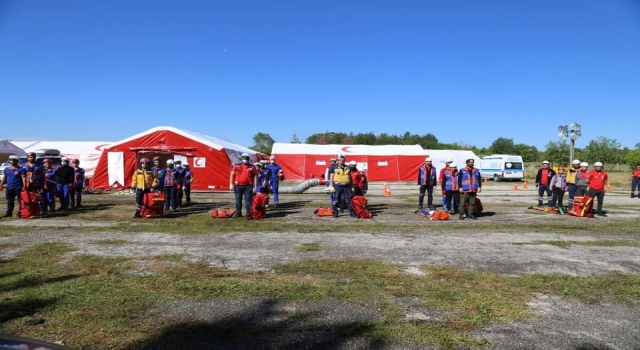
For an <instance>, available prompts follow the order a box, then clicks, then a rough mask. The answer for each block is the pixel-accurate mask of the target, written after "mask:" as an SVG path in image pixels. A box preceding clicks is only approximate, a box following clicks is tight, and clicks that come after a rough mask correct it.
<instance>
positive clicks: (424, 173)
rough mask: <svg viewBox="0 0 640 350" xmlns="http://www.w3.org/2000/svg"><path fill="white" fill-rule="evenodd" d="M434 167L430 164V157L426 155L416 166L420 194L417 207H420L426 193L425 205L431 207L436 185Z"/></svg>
mask: <svg viewBox="0 0 640 350" xmlns="http://www.w3.org/2000/svg"><path fill="white" fill-rule="evenodd" d="M436 174H437V173H436V168H435V167H434V166H433V164H432V160H431V157H427V158H425V160H424V164H422V165H421V166H420V167H419V168H418V185H419V186H420V195H419V196H418V209H422V205H423V204H424V195H425V193H426V194H427V207H428V208H429V209H431V208H433V189H434V188H435V187H436V184H437V182H436Z"/></svg>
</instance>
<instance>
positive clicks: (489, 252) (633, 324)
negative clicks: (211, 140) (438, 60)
mask: <svg viewBox="0 0 640 350" xmlns="http://www.w3.org/2000/svg"><path fill="white" fill-rule="evenodd" d="M390 186H391V191H392V196H391V197H385V196H382V195H381V194H382V184H372V186H371V189H370V191H369V196H368V198H369V201H370V204H371V205H372V208H374V210H373V211H374V217H373V218H372V219H370V220H372V221H374V222H375V221H379V222H387V223H389V222H390V223H394V222H397V223H405V224H406V223H415V229H414V230H409V231H408V232H407V230H402V231H401V232H400V231H398V232H393V231H390V232H381V233H379V232H375V233H372V232H355V233H331V232H322V233H299V232H287V231H286V225H283V230H282V232H260V230H259V226H258V228H257V230H256V231H257V232H247V233H222V234H202V235H172V234H162V233H157V232H145V233H133V234H132V233H124V232H117V231H115V230H114V231H105V232H100V233H92V234H91V235H85V234H83V233H82V230H81V229H79V230H74V231H73V232H68V233H65V234H64V235H60V234H59V231H56V230H54V229H53V228H59V227H60V226H61V222H60V219H57V220H50V219H39V220H31V221H25V220H17V219H13V220H3V221H0V230H3V227H4V229H8V228H9V227H11V226H22V225H27V224H28V225H37V226H43V227H49V226H51V227H52V230H51V231H47V230H39V231H38V232H32V233H24V234H19V235H12V236H8V237H0V243H18V244H24V243H29V244H32V243H38V242H65V243H68V244H71V245H73V246H75V247H76V249H77V250H76V251H75V252H73V254H94V255H101V256H112V257H116V256H126V257H143V256H150V255H163V254H183V255H184V256H185V259H187V260H190V261H207V262H209V263H210V264H211V265H213V266H224V267H227V268H230V269H238V270H259V271H266V272H269V271H270V270H271V266H272V265H273V264H276V263H288V262H293V261H298V260H301V259H308V258H313V259H326V258H329V259H340V258H346V257H357V258H367V259H374V260H377V261H382V262H386V263H393V264H399V265H401V266H404V271H405V272H406V273H412V274H421V273H422V271H421V270H420V269H419V268H418V267H419V266H421V265H450V266H455V267H458V268H461V269H467V270H478V271H488V272H493V273H498V274H504V275H509V276H517V275H522V274H531V273H541V274H549V273H559V274H569V275H574V276H587V275H591V274H604V273H608V272H611V271H620V272H624V273H634V274H637V273H640V254H639V252H640V248H635V247H604V246H579V245H572V246H570V247H569V248H568V249H562V248H559V247H555V246H551V245H520V244H521V243H527V242H534V241H555V240H572V241H593V240H601V239H616V240H626V241H632V242H637V243H640V233H639V234H638V235H625V236H624V237H618V236H617V235H616V232H608V231H606V230H605V231H603V232H601V233H597V234H594V233H593V232H584V231H581V230H580V228H579V227H581V226H582V225H584V223H585V221H588V220H592V222H595V221H598V222H602V221H604V222H612V223H613V222H619V221H622V222H624V221H630V220H634V219H637V218H638V213H639V210H640V199H638V198H629V196H628V194H627V193H607V194H606V196H605V206H604V208H605V210H607V211H608V215H609V216H608V217H605V218H600V217H598V218H592V219H586V218H575V217H569V216H561V215H552V214H543V213H541V212H539V211H535V210H531V209H527V208H528V207H529V206H531V205H535V203H536V198H537V194H536V193H535V192H534V190H533V189H528V190H524V189H522V184H521V183H520V184H519V186H520V187H519V189H518V191H514V190H513V184H512V183H499V184H492V186H485V188H484V192H483V193H482V194H481V195H480V196H479V197H481V198H482V201H483V205H484V208H485V213H484V215H482V216H481V217H480V218H479V220H478V221H472V220H468V219H467V220H463V221H460V220H458V219H457V218H455V217H454V218H452V220H449V221H445V222H433V221H429V220H426V219H425V218H423V217H421V216H419V215H416V214H414V213H413V212H412V211H411V210H407V209H406V204H407V203H410V202H411V201H414V199H411V198H413V197H415V201H416V202H417V187H416V186H412V185H409V184H390ZM322 190H323V188H322V187H314V188H311V189H310V190H309V191H307V192H305V193H304V194H283V195H281V203H282V204H281V205H280V206H279V208H278V209H277V210H270V211H269V215H273V214H274V213H276V212H280V213H281V214H282V213H284V214H286V217H287V219H291V220H307V221H310V222H317V223H318V225H326V226H330V225H335V224H336V222H338V223H340V222H347V221H352V220H356V219H353V218H349V217H346V216H343V217H340V218H338V219H334V218H332V217H316V216H315V215H313V209H312V208H310V206H309V205H307V206H305V207H304V208H301V209H300V207H299V206H297V205H294V204H293V203H296V202H301V201H305V202H306V201H311V202H312V203H317V206H318V207H320V206H326V205H327V204H328V200H327V197H326V195H325V194H324V193H323V191H322ZM111 196H113V195H111ZM412 196H413V197H412ZM86 197H87V198H88V199H87V201H90V200H91V199H89V198H90V197H91V196H86ZM123 197H124V196H123ZM195 197H196V199H195V200H196V201H199V203H225V202H226V203H228V205H229V206H231V205H232V202H233V200H232V198H231V195H230V194H226V193H223V194H212V195H211V194H206V195H205V194H199V195H196V196H195ZM126 200H132V198H126ZM435 203H437V204H439V200H435ZM90 204H91V203H89V205H90ZM400 204H403V205H405V208H403V209H398V208H397V207H398V206H399V205H400ZM607 205H610V207H611V208H610V209H609V208H608V207H607ZM311 207H313V206H311ZM496 208H499V210H497V209H496ZM194 215H196V214H194ZM198 215H205V214H204V213H203V214H198ZM212 220H213V219H212ZM266 220H268V218H267V219H266ZM561 220H562V221H565V220H567V221H568V222H572V223H575V225H576V232H575V233H574V234H570V235H567V234H564V233H563V234H560V233H558V232H553V230H551V229H550V230H549V231H548V232H539V231H540V230H536V231H538V232H527V231H530V230H527V229H522V228H523V227H531V225H532V223H533V224H534V225H535V224H537V223H539V225H541V226H544V225H545V224H546V223H550V222H555V221H561ZM481 222H492V223H495V224H496V225H500V227H508V230H507V231H508V233H504V230H501V231H503V232H501V233H496V232H492V231H491V230H485V231H483V230H478V229H477V228H474V224H476V223H481ZM572 223H569V225H572ZM111 224H115V223H109V222H86V221H78V220H74V219H73V216H70V217H69V219H64V224H63V225H68V226H75V227H78V228H81V227H83V226H106V227H109V226H110V225H111ZM453 225H457V226H456V228H457V229H456V230H449V228H450V227H453ZM460 225H462V226H463V227H468V230H461V229H460V227H459V226H460ZM543 231H544V230H543ZM106 239H123V240H127V241H129V242H132V244H125V245H104V244H99V243H98V242H99V241H103V240H106ZM312 242H315V243H318V244H320V245H321V246H322V247H323V248H324V249H323V250H321V251H317V252H304V253H302V252H296V250H295V247H296V246H299V245H300V244H303V243H312ZM18 249H21V248H12V249H7V248H5V249H4V250H3V251H2V252H0V258H2V259H8V258H12V257H13V256H15V253H16V252H17V250H18ZM139 273H146V272H145V269H144V266H143V265H141V267H140V271H139ZM639 288H640V286H639ZM262 302H264V300H246V301H244V302H234V303H231V302H229V301H212V302H211V303H186V304H181V305H179V306H175V305H174V306H173V307H169V308H164V310H172V311H166V312H164V311H163V312H160V313H159V316H160V317H172V314H173V313H176V312H177V313H180V312H183V313H185V314H187V315H191V316H190V317H193V318H194V320H201V321H202V320H206V321H207V322H213V321H215V320H212V319H211V318H216V319H218V318H221V317H223V316H221V315H225V314H234V315H242V314H244V313H251V312H253V311H251V310H254V306H255V304H256V303H262ZM639 302H640V301H639ZM407 306H408V309H409V310H410V312H408V313H407V318H409V319H410V318H418V319H424V318H426V319H429V318H432V317H437V315H435V316H434V315H432V314H430V313H429V311H428V310H423V309H421V308H420V307H419V305H412V304H411V303H410V302H409V303H408V304H407ZM271 307H276V308H292V307H294V308H298V309H299V310H307V311H308V310H309V309H313V310H316V311H317V310H322V312H324V313H325V315H326V317H325V318H324V319H323V321H322V322H324V323H325V325H326V326H327V327H328V328H331V327H332V325H334V324H336V323H340V322H343V321H345V320H349V319H362V318H365V319H372V320H375V319H376V313H375V310H374V309H366V308H365V309H362V307H359V306H353V305H352V306H349V305H339V306H337V305H335V303H331V302H327V303H325V304H314V305H293V303H286V302H279V304H278V305H275V306H274V305H271ZM530 307H531V310H532V311H533V312H534V314H536V315H537V316H536V317H532V318H530V319H527V320H526V321H519V322H511V323H507V324H492V325H490V326H488V327H485V328H484V329H482V330H480V331H479V332H477V333H476V334H474V336H475V337H477V338H485V339H487V340H489V341H490V342H491V343H492V344H493V347H495V348H496V349H640V326H639V323H640V308H638V307H637V306H629V305H628V304H617V303H609V302H607V303H602V304H588V305H587V304H584V303H580V302H576V301H573V300H567V299H564V298H562V297H557V296H548V295H540V296H538V297H537V298H536V300H532V301H531V302H530ZM213 311H215V312H213ZM213 314H216V315H217V316H211V315H213ZM203 315H209V316H203ZM207 317H208V318H207ZM273 317H275V316H273V315H271V314H268V315H262V317H261V318H260V319H261V320H262V321H261V322H266V323H270V322H275V320H274V319H273ZM288 327H290V332H289V333H287V332H285V334H289V336H283V338H282V339H278V340H273V342H271V343H270V344H271V346H270V347H269V348H282V347H291V346H298V345H300V344H302V343H301V342H303V343H304V344H306V346H304V347H303V348H318V349H319V348H322V347H323V346H325V345H326V346H329V347H325V348H344V349H357V348H371V347H374V346H373V345H372V344H368V343H367V342H366V341H365V340H364V339H362V338H360V337H358V336H354V337H353V338H352V339H348V340H341V341H339V342H335V343H331V344H328V343H322V341H321V339H323V338H322V337H320V336H318V337H311V338H306V339H298V340H299V341H300V342H298V340H295V337H294V335H295V334H299V331H297V330H296V326H294V325H289V326H288ZM285 329H288V328H287V327H285ZM292 337H293V338H294V339H292ZM163 344H164V345H163ZM167 344H168V343H155V344H149V347H148V348H149V349H151V348H164V347H163V346H167ZM199 345H200V346H201V345H202V344H199ZM166 348H170V347H169V346H167V347H166ZM207 348H208V347H207ZM212 348H215V347H212ZM217 348H251V344H250V343H247V344H245V343H242V342H240V343H237V344H218V347H217ZM393 348H409V347H408V346H404V345H400V346H394V347H393ZM421 348H423V347H421Z"/></svg>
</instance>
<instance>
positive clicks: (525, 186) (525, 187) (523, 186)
mask: <svg viewBox="0 0 640 350" xmlns="http://www.w3.org/2000/svg"><path fill="white" fill-rule="evenodd" d="M522 188H524V189H525V190H526V189H527V188H528V187H527V180H524V185H522Z"/></svg>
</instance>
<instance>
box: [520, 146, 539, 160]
mask: <svg viewBox="0 0 640 350" xmlns="http://www.w3.org/2000/svg"><path fill="white" fill-rule="evenodd" d="M515 150H516V154H518V155H520V156H522V160H523V161H525V162H537V161H539V160H540V159H538V156H539V153H540V152H539V151H538V148H537V147H536V146H531V145H525V144H524V143H518V144H516V145H515Z"/></svg>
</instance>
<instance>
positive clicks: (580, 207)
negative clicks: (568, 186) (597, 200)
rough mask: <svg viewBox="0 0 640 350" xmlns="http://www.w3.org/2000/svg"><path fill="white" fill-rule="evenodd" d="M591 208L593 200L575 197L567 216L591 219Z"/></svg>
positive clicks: (585, 197)
mask: <svg viewBox="0 0 640 350" xmlns="http://www.w3.org/2000/svg"><path fill="white" fill-rule="evenodd" d="M592 208H593V198H592V197H589V196H575V197H574V198H573V207H572V208H571V211H570V212H569V215H573V216H577V217H581V218H592V217H593V213H592V212H591V209H592Z"/></svg>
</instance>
